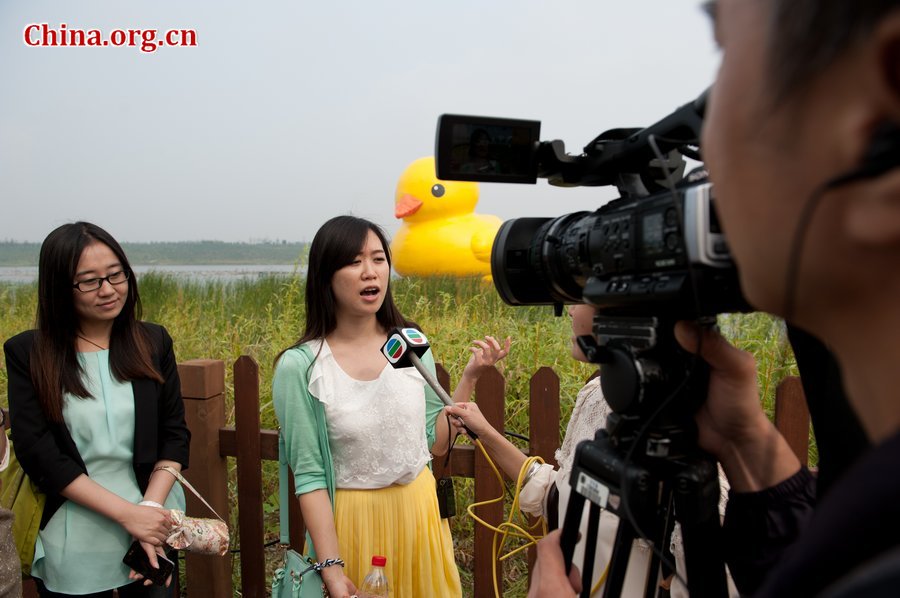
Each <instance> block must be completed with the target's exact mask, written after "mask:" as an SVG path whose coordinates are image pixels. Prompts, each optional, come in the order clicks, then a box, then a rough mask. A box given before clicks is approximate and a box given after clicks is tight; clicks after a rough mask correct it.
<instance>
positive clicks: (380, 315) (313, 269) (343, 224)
mask: <svg viewBox="0 0 900 598" xmlns="http://www.w3.org/2000/svg"><path fill="white" fill-rule="evenodd" d="M369 231H372V232H373V233H375V235H376V236H377V237H378V239H379V240H380V241H381V244H382V246H383V247H384V253H385V256H386V258H387V262H388V266H390V265H391V250H390V246H389V244H388V240H387V236H386V235H385V234H384V231H383V230H381V228H380V227H379V226H378V225H377V224H375V223H374V222H370V221H368V220H366V219H365V218H358V217H356V216H336V217H334V218H332V219H331V220H329V221H328V222H326V223H325V224H323V225H322V226H321V228H319V230H318V232H316V236H315V237H314V238H313V242H312V245H311V246H310V248H309V266H308V269H307V272H306V325H305V327H304V329H303V335H302V336H301V337H300V340H298V341H297V342H296V343H294V344H293V345H291V347H289V348H294V347H299V346H300V345H302V344H303V343H305V342H307V341H311V340H316V339H324V338H325V337H326V336H328V335H329V334H331V333H332V332H334V329H335V328H336V327H337V305H336V302H335V299H334V291H333V290H332V288H331V280H332V278H334V273H335V272H337V271H338V270H340V269H341V268H343V267H344V266H346V265H348V264H351V263H352V262H353V260H355V259H356V256H358V255H359V252H360V251H362V249H363V246H364V245H365V243H366V238H367V237H368V236H369ZM375 317H376V319H377V321H378V323H379V324H380V325H381V327H382V328H384V329H385V330H389V329H391V328H393V327H395V326H412V327H415V326H416V324H415V323H414V322H412V321H410V320H407V319H406V318H405V317H403V314H401V313H400V310H399V309H397V305H396V304H395V303H394V296H393V295H392V294H391V284H390V279H388V280H387V281H386V285H385V294H384V302H382V304H381V307H380V308H379V309H378V311H377V312H376V314H375ZM286 350H287V349H286ZM282 353H284V351H282ZM278 357H281V354H279V356H278ZM276 362H277V358H276Z"/></svg>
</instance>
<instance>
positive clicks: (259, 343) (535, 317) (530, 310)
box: [0, 273, 814, 596]
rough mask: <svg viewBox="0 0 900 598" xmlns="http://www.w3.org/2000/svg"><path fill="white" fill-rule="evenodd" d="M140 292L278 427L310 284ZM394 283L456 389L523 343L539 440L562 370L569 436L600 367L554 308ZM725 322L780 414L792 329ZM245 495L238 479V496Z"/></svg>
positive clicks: (477, 292) (13, 323)
mask: <svg viewBox="0 0 900 598" xmlns="http://www.w3.org/2000/svg"><path fill="white" fill-rule="evenodd" d="M139 284H140V290H141V298H142V301H143V307H144V319H146V320H150V321H153V322H158V323H160V324H162V325H164V326H165V327H166V328H167V329H168V330H169V333H170V334H171V335H172V337H173V338H174V339H175V350H176V354H177V357H178V359H179V360H187V359H195V358H215V359H222V360H224V361H225V363H226V364H227V365H228V367H226V371H227V373H226V396H232V394H233V393H232V389H233V380H232V374H231V371H230V364H231V363H233V362H234V361H235V360H236V359H237V358H238V357H239V356H240V355H244V354H246V355H250V356H252V357H253V358H254V359H256V361H257V362H258V363H259V365H260V383H261V388H260V394H261V396H260V398H261V421H262V425H263V426H264V427H270V428H271V427H275V425H276V422H275V414H274V411H273V409H272V399H271V379H272V365H273V361H274V359H275V357H276V355H277V354H278V353H279V352H280V351H281V350H282V349H284V348H285V347H288V346H290V345H292V344H293V343H294V342H295V341H296V339H297V338H299V336H300V333H301V328H302V326H303V317H304V311H305V310H304V303H303V281H302V279H301V278H300V276H299V275H296V276H278V275H272V276H265V277H260V278H255V279H248V280H240V281H234V282H186V281H183V280H176V279H175V278H174V277H172V276H169V275H166V274H163V273H149V274H144V275H142V276H141V277H140V279H139ZM392 284H393V289H394V294H395V297H396V301H397V303H398V305H399V307H400V309H401V311H402V312H403V313H404V314H406V315H407V317H409V318H411V319H413V320H415V321H416V322H417V323H418V324H419V325H420V326H421V328H422V330H423V331H425V333H426V334H427V335H428V337H429V339H430V340H431V342H432V345H433V348H434V353H435V360H436V361H438V362H441V363H443V365H444V367H445V368H446V369H447V371H448V372H449V373H450V377H451V381H453V382H455V381H456V380H458V379H459V376H460V374H461V372H462V368H463V367H464V365H465V362H466V359H467V358H468V352H467V350H466V349H467V347H468V346H470V345H471V342H472V340H474V339H476V338H483V337H484V335H485V334H490V335H493V336H496V337H499V338H503V337H506V336H510V337H512V339H513V345H512V352H511V354H510V356H509V357H508V358H507V359H506V360H505V361H504V362H503V363H502V364H501V365H500V369H501V370H502V371H503V374H504V377H505V378H506V380H507V387H506V388H507V400H506V429H507V430H509V431H512V432H516V433H519V434H524V435H527V434H528V381H529V379H530V377H531V375H532V374H534V372H535V371H536V370H537V369H538V368H539V367H541V366H549V367H551V368H553V369H554V370H555V371H556V372H557V374H558V375H559V377H560V396H561V397H562V405H561V412H562V423H561V429H560V433H561V434H562V433H563V432H564V431H565V423H566V422H567V421H568V417H569V415H570V413H571V409H572V406H573V401H574V397H575V396H576V393H577V391H578V389H579V388H580V387H581V385H582V384H583V383H584V381H585V380H586V379H587V378H588V376H589V375H590V374H591V373H592V371H593V368H592V367H591V366H588V365H586V364H582V363H579V362H576V361H574V360H573V359H571V358H570V356H569V355H570V352H569V351H570V349H569V346H570V340H569V339H570V337H571V329H570V322H569V319H568V317H562V318H555V317H553V315H552V310H551V309H550V308H549V307H511V306H509V305H506V304H505V303H503V302H502V301H501V300H500V298H499V297H498V296H497V293H496V292H495V291H494V290H493V288H492V287H489V286H486V285H485V284H484V283H482V282H481V281H479V280H469V279H451V278H428V279H421V278H402V279H396V280H394V281H393V283H392ZM35 305H36V285H34V284H30V285H21V284H19V285H17V284H0V337H2V338H3V339H4V340H5V339H7V338H9V337H11V336H13V335H14V334H16V333H18V332H20V331H22V330H25V329H27V328H30V327H32V325H33V322H34V312H35ZM719 324H720V327H721V329H722V331H723V333H724V334H725V336H726V337H727V338H729V339H730V340H732V342H734V343H736V344H737V345H738V346H740V347H741V348H744V349H746V350H748V351H751V352H752V353H753V354H754V355H755V356H756V359H757V362H758V365H759V384H760V389H761V394H762V400H763V404H764V406H765V407H766V409H767V410H768V412H769V413H770V414H771V412H772V405H773V402H774V389H775V387H776V386H777V385H778V382H780V381H781V379H782V378H784V376H786V375H791V374H796V364H795V362H794V359H793V354H792V352H791V349H790V345H789V344H788V342H787V339H786V333H785V328H784V324H783V322H781V321H780V320H777V319H774V318H771V317H769V316H767V315H764V314H735V315H723V316H720V318H719ZM6 386H7V380H6V369H5V365H4V366H3V367H2V368H0V392H2V396H3V397H4V399H3V402H4V404H5V396H6ZM233 418H234V412H233V404H231V405H230V406H229V412H228V421H229V423H233ZM813 458H814V455H813ZM266 465H267V466H266V467H264V478H263V479H264V496H266V497H267V500H266V508H265V520H266V525H267V536H269V537H272V538H274V537H276V536H277V525H278V512H277V510H278V498H277V496H278V492H277V484H278V477H277V471H276V468H275V467H274V464H266ZM270 465H271V466H270ZM233 477H234V476H232V479H233ZM456 485H457V491H458V495H457V501H458V510H459V512H460V513H461V515H459V516H457V517H455V518H454V519H453V524H452V525H453V534H454V538H455V541H456V545H457V562H458V563H459V564H460V571H461V574H462V577H463V581H464V587H466V588H467V592H471V587H472V585H471V584H472V581H471V574H470V571H471V562H472V522H471V520H469V518H468V517H466V516H465V515H464V514H462V513H464V508H465V505H467V504H469V503H470V502H471V500H472V488H471V482H470V481H468V480H462V481H460V480H458V481H457V484H456ZM235 490H236V486H235V485H234V483H233V482H232V485H231V491H232V492H234V491H235ZM236 574H238V575H239V573H236ZM505 574H506V582H507V587H506V590H507V591H506V595H508V596H524V595H525V593H526V586H527V568H526V566H525V563H524V559H518V560H513V562H512V563H509V564H508V565H506V568H505Z"/></svg>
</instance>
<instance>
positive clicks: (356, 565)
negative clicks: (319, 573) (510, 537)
mask: <svg viewBox="0 0 900 598" xmlns="http://www.w3.org/2000/svg"><path fill="white" fill-rule="evenodd" d="M334 510H335V515H334V522H335V526H336V527H337V535H338V545H339V546H340V547H341V558H343V559H344V562H345V563H346V566H345V567H344V573H346V574H347V576H348V577H349V578H350V579H351V580H353V583H355V584H356V586H357V587H359V586H360V585H362V582H363V578H364V577H365V576H366V573H368V572H369V569H370V568H371V566H372V556H374V555H381V556H384V557H386V558H387V565H386V566H385V572H386V574H387V578H388V584H389V586H390V590H391V598H426V597H428V598H430V597H432V596H434V597H435V598H443V597H445V596H446V597H448V598H450V597H458V596H461V595H462V588H461V586H460V581H459V571H458V570H457V568H456V561H455V559H454V557H453V539H452V538H451V536H450V526H449V524H448V523H447V520H446V519H441V516H440V512H439V511H438V503H437V495H436V493H435V481H434V475H432V473H431V470H430V469H428V468H427V467H426V468H424V469H423V470H422V472H421V473H420V474H419V475H418V476H417V477H416V479H415V480H414V481H413V482H412V483H410V484H407V485H405V486H389V487H387V488H381V489H379V490H341V489H338V490H337V491H335V496H334Z"/></svg>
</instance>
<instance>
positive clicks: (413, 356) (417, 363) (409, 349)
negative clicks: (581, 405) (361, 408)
mask: <svg viewBox="0 0 900 598" xmlns="http://www.w3.org/2000/svg"><path fill="white" fill-rule="evenodd" d="M474 344H475V346H474V347H470V348H469V349H470V351H472V357H471V358H470V359H469V361H468V363H467V364H466V368H465V371H464V372H463V377H462V379H461V380H460V383H459V387H457V393H456V394H463V395H466V396H468V395H470V394H471V392H472V390H474V386H475V381H476V380H477V379H478V376H480V375H481V373H482V372H483V371H484V370H486V369H487V368H489V367H491V366H493V365H494V364H495V363H497V362H498V361H500V360H501V359H503V358H504V357H506V356H507V355H508V354H509V348H510V344H511V340H510V338H509V337H507V338H506V341H505V343H504V344H503V345H501V344H500V343H499V342H498V341H497V339H495V338H494V337H492V336H485V340H483V341H482V340H476V341H474ZM429 348H430V345H429V343H428V339H427V338H426V337H425V335H424V334H422V332H421V331H420V330H416V329H415V328H394V329H393V330H391V331H390V332H389V333H388V339H387V341H386V342H385V343H384V345H383V346H382V347H381V353H382V354H383V355H384V356H385V358H386V359H387V360H388V363H390V364H391V366H392V367H394V368H403V367H415V368H416V370H417V371H418V372H419V373H420V374H421V375H422V377H423V378H425V382H426V383H427V384H428V386H430V387H431V389H432V390H434V392H435V393H436V394H437V396H438V397H439V398H440V399H441V401H443V403H444V404H445V405H446V406H447V407H453V408H454V409H459V408H461V406H460V405H459V404H457V403H455V402H454V401H453V399H452V398H451V397H450V395H449V394H447V391H446V390H444V388H443V387H442V386H441V385H440V383H439V382H438V381H437V378H435V376H434V374H432V372H431V371H430V370H429V369H428V368H427V367H426V366H425V364H423V363H422V360H421V356H422V355H424V354H425V353H426V352H427V351H428V349H429ZM460 389H462V390H463V391H464V392H462V393H460ZM454 419H455V422H454V425H455V426H456V427H457V432H460V431H464V432H465V433H466V434H467V435H468V436H469V437H470V438H472V439H473V440H477V439H478V434H477V433H476V432H474V431H472V430H470V429H469V428H467V427H466V426H465V423H464V422H463V421H462V419H461V418H459V417H458V416H454Z"/></svg>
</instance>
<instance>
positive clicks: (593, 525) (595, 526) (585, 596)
mask: <svg viewBox="0 0 900 598" xmlns="http://www.w3.org/2000/svg"><path fill="white" fill-rule="evenodd" d="M599 530H600V507H599V506H597V505H595V504H594V503H591V510H590V511H589V512H588V528H587V532H588V534H587V543H586V544H585V545H584V565H583V567H584V570H583V571H582V572H581V596H582V598H590V596H591V581H592V578H593V577H594V557H595V556H596V554H597V535H598V531H599Z"/></svg>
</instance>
